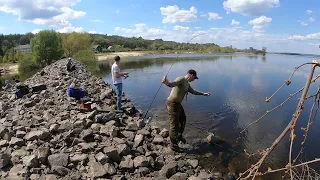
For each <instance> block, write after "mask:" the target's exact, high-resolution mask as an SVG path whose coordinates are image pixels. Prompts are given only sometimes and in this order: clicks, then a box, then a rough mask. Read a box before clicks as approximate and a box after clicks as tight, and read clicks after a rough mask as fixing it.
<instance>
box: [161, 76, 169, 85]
mask: <svg viewBox="0 0 320 180" xmlns="http://www.w3.org/2000/svg"><path fill="white" fill-rule="evenodd" d="M162 83H163V84H165V85H168V84H169V81H168V79H167V76H163V78H162Z"/></svg>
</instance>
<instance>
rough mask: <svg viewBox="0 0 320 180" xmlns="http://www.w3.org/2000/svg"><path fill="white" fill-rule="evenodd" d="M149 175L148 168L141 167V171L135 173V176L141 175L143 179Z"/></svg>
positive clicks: (137, 170)
mask: <svg viewBox="0 0 320 180" xmlns="http://www.w3.org/2000/svg"><path fill="white" fill-rule="evenodd" d="M149 173H150V169H149V168H147V167H140V168H139V169H136V171H135V174H139V175H140V176H142V177H145V176H146V175H147V174H149Z"/></svg>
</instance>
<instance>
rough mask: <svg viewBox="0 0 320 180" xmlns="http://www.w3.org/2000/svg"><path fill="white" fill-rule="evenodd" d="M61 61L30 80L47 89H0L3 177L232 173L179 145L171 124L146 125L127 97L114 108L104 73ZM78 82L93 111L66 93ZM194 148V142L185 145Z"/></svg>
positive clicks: (68, 179)
mask: <svg viewBox="0 0 320 180" xmlns="http://www.w3.org/2000/svg"><path fill="white" fill-rule="evenodd" d="M72 63H73V64H74V65H75V67H76V68H75V71H73V72H68V71H67V69H66V64H67V60H66V59H63V60H59V61H57V62H55V63H53V64H51V65H49V66H47V67H45V68H44V69H42V70H41V71H40V72H38V73H37V74H35V75H34V76H32V77H30V78H29V79H27V80H26V81H25V82H24V84H26V85H28V86H29V87H32V86H37V85H42V86H45V87H46V88H45V89H42V90H40V91H38V92H32V93H29V94H27V95H25V96H23V97H22V98H20V99H17V98H16V95H15V90H14V89H13V90H11V91H0V97H1V101H0V122H1V123H0V137H1V140H0V148H1V153H0V168H1V172H0V177H1V179H7V180H10V179H14V180H20V179H21V180H22V179H30V180H38V179H41V180H55V179H64V180H78V179H79V180H80V179H90V180H91V179H100V180H102V179H159V180H160V179H176V180H178V179H179V180H180V179H181V180H183V179H191V180H192V179H233V178H234V177H233V176H230V174H227V175H225V176H222V174H221V173H209V172H207V171H205V170H203V169H202V168H201V167H200V166H199V161H198V160H197V159H195V158H193V157H192V156H190V155H188V154H186V153H176V152H173V151H172V150H171V149H170V148H169V146H168V144H169V137H168V136H169V131H168V130H166V129H162V130H161V129H160V128H159V127H156V126H151V125H149V124H145V123H144V121H142V119H141V114H142V112H140V111H139V110H137V109H136V108H135V107H134V105H133V103H132V102H130V100H129V99H127V98H126V97H124V96H123V99H122V103H123V107H124V113H123V114H117V113H116V112H115V111H114V107H115V102H116V94H115V91H114V90H113V89H112V87H111V86H110V85H109V84H107V83H105V82H104V81H103V79H102V78H97V77H95V76H93V75H92V74H91V73H90V72H88V71H87V70H86V66H85V65H83V64H82V63H79V62H78V61H76V60H72ZM72 82H74V83H75V84H76V85H77V86H79V87H82V88H85V89H86V91H87V93H88V96H89V97H90V98H91V100H92V102H93V104H92V108H94V110H92V111H84V110H83V109H81V101H80V100H76V99H74V98H72V97H69V96H68V93H67V90H68V87H69V86H70V84H71V83H72ZM183 147H184V148H191V146H190V145H188V144H185V145H183Z"/></svg>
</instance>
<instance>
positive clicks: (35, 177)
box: [30, 174, 40, 180]
mask: <svg viewBox="0 0 320 180" xmlns="http://www.w3.org/2000/svg"><path fill="white" fill-rule="evenodd" d="M39 179H40V175H39V174H31V176H30V180H39Z"/></svg>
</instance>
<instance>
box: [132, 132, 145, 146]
mask: <svg viewBox="0 0 320 180" xmlns="http://www.w3.org/2000/svg"><path fill="white" fill-rule="evenodd" d="M142 141H143V135H142V134H137V135H136V137H135V138H134V147H138V146H140V145H141V143H142Z"/></svg>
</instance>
